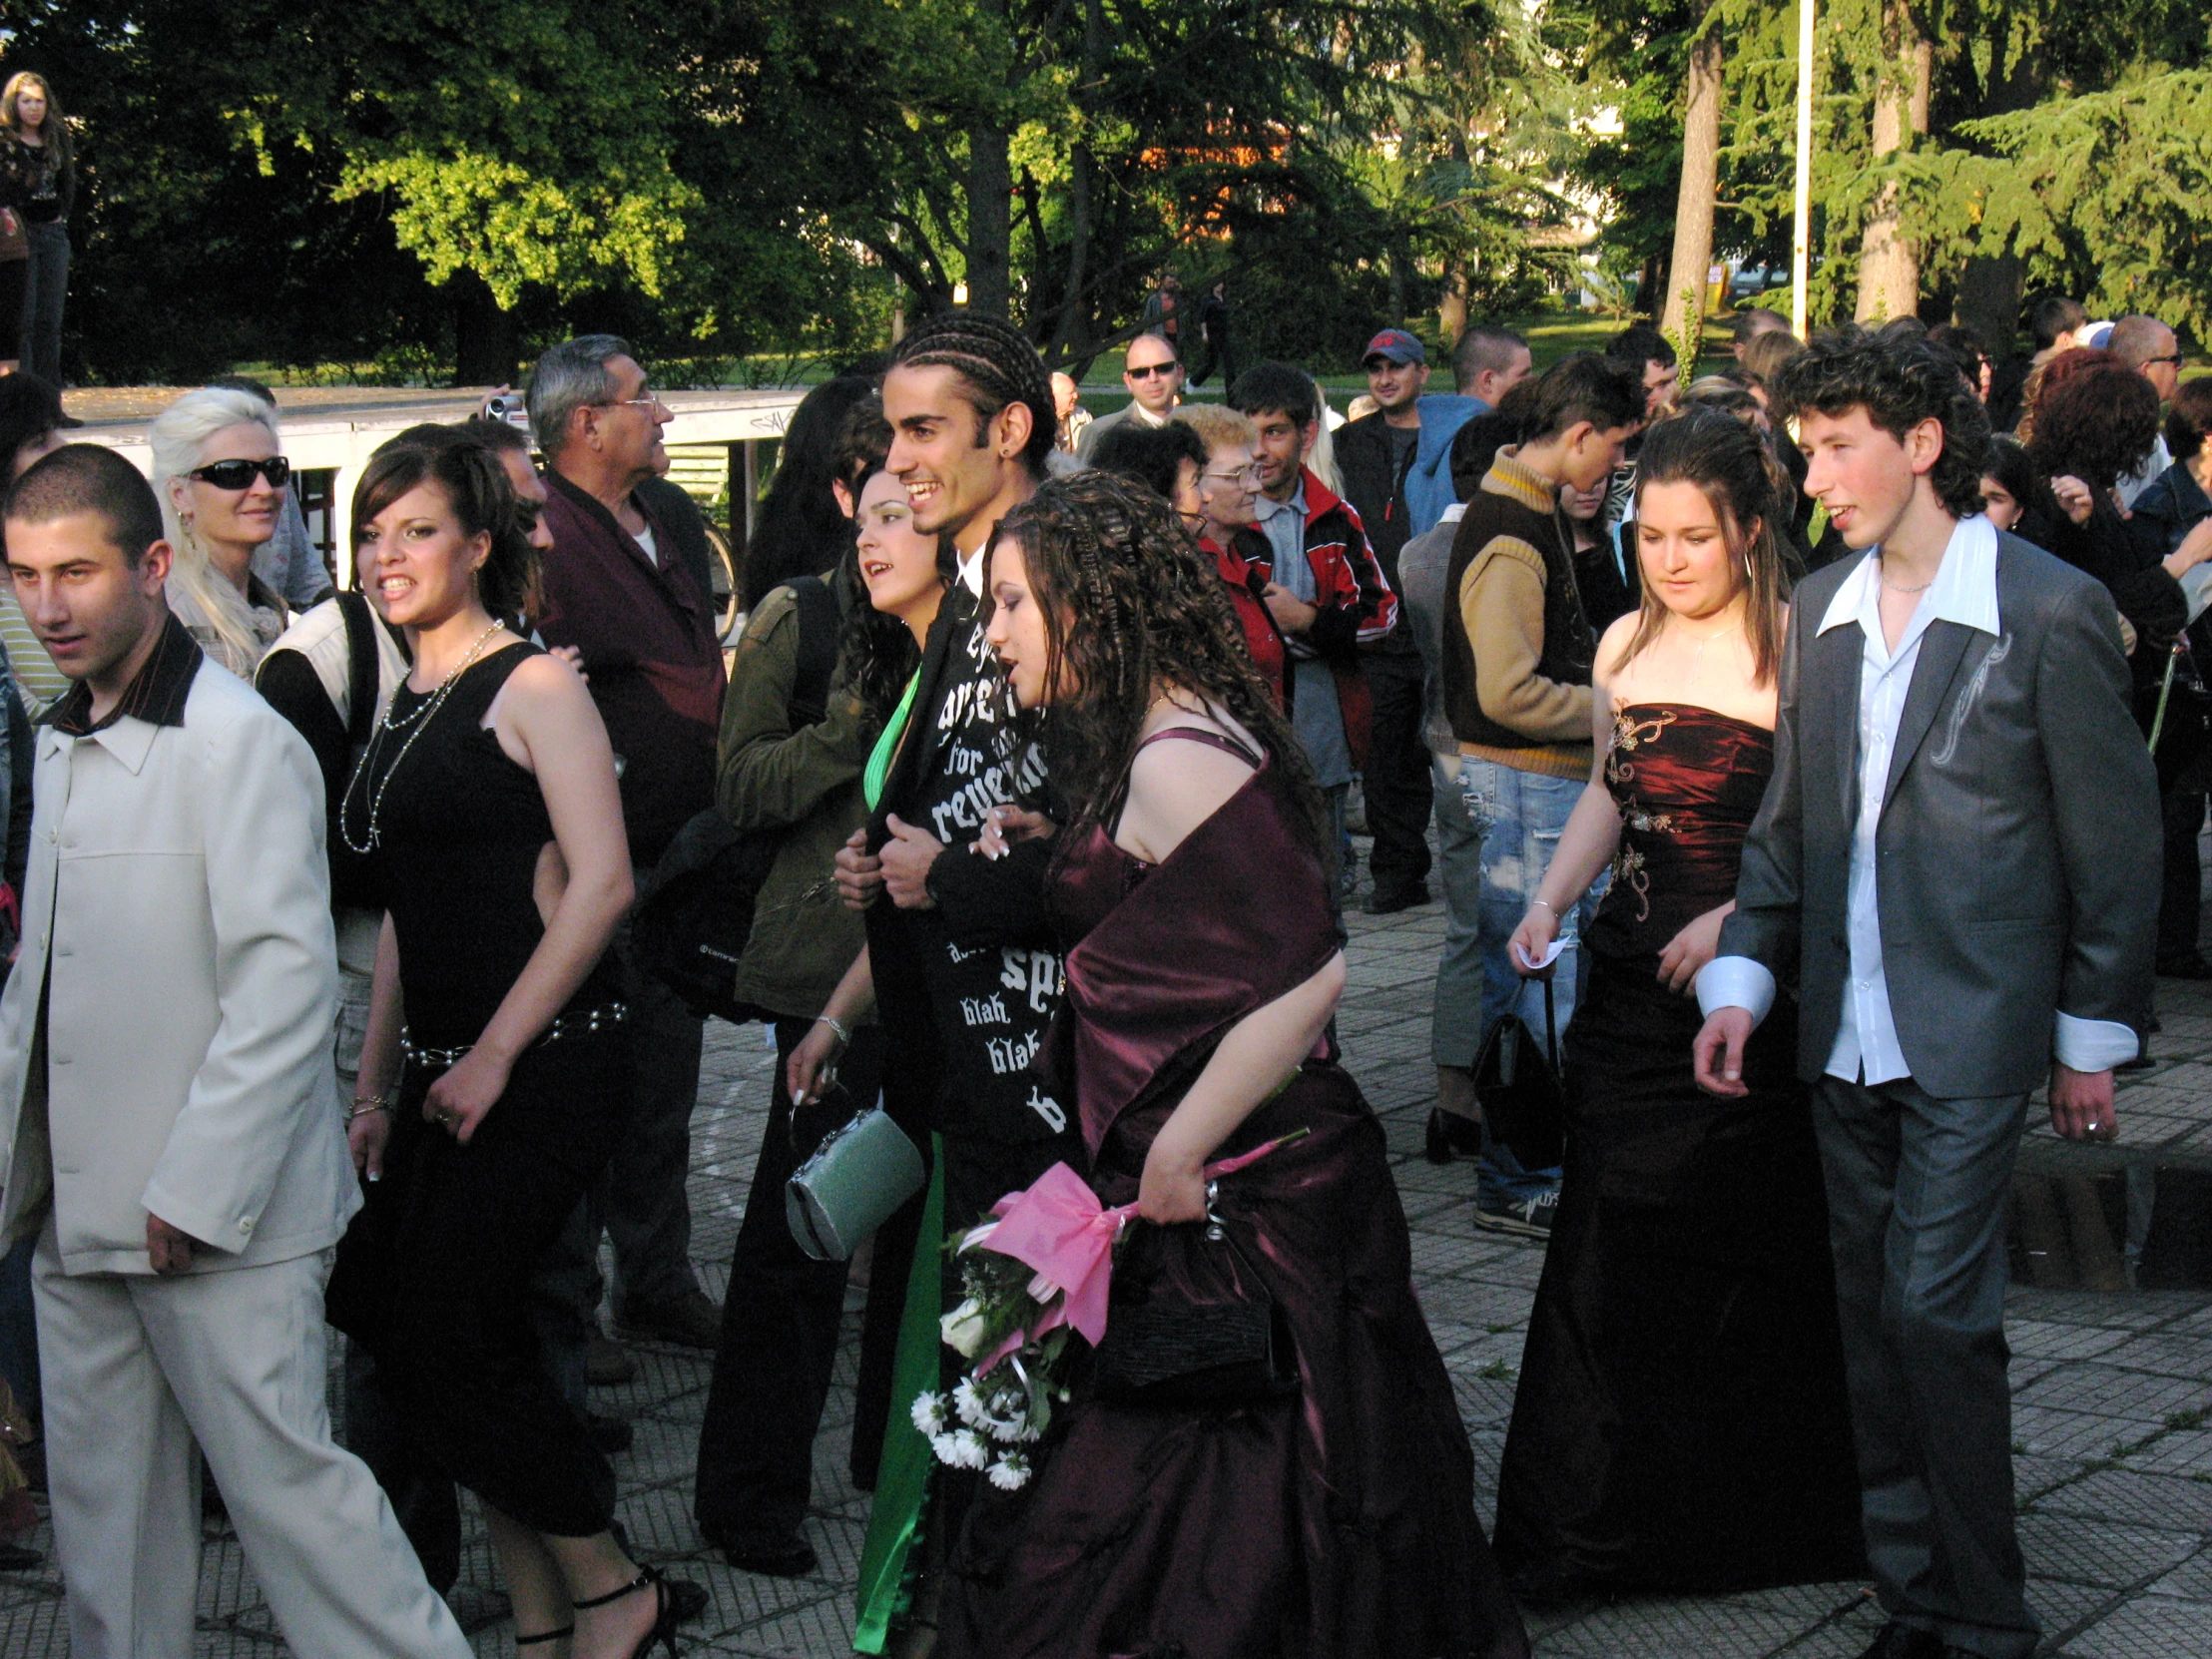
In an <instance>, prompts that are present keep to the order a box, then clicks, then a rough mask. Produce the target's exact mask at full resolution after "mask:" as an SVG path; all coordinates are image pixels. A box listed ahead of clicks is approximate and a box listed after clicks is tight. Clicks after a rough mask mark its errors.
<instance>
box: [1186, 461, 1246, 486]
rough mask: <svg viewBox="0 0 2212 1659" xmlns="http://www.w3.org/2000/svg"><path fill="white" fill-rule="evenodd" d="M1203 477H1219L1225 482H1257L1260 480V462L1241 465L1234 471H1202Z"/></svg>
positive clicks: (1201, 475)
mask: <svg viewBox="0 0 2212 1659" xmlns="http://www.w3.org/2000/svg"><path fill="white" fill-rule="evenodd" d="M1199 476H1200V477H1201V478H1219V479H1220V480H1221V481H1222V482H1223V483H1225V484H1257V483H1258V482H1259V481H1260V463H1259V462H1258V461H1255V462H1253V463H1252V465H1250V466H1240V467H1239V468H1237V470H1236V471H1234V472H1202V473H1200V474H1199Z"/></svg>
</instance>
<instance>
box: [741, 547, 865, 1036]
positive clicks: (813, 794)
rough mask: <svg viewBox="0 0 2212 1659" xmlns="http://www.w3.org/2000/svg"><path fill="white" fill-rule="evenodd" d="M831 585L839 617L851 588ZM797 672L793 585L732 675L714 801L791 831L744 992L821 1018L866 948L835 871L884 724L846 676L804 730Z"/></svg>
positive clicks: (754, 624)
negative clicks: (796, 701)
mask: <svg viewBox="0 0 2212 1659" xmlns="http://www.w3.org/2000/svg"><path fill="white" fill-rule="evenodd" d="M830 585H831V588H832V590H833V591H834V592H836V594H837V606H838V613H839V617H840V621H841V619H842V618H843V616H844V615H845V613H846V611H847V609H848V605H849V601H848V600H847V598H846V591H845V589H844V587H843V585H842V584H840V583H837V582H834V581H832V582H831V584H830ZM839 631H840V633H841V632H842V629H841V626H840V630H839ZM798 669H799V609H798V605H797V603H796V602H795V601H794V599H793V597H792V590H791V589H790V588H777V589H776V590H774V591H773V592H772V593H770V594H769V595H768V597H767V598H765V599H763V600H762V601H761V603H760V607H759V608H758V609H757V610H755V611H754V613H753V616H752V619H751V620H750V621H749V622H748V623H747V624H746V630H745V637H744V638H743V639H742V640H741V641H740V642H739V644H738V651H737V658H736V660H735V661H734V662H733V663H732V664H731V667H730V691H729V694H728V696H727V697H725V698H724V700H723V705H722V741H721V745H720V750H719V755H718V759H717V762H716V767H715V802H716V805H717V806H719V807H720V808H721V809H722V814H723V817H725V818H727V819H728V820H729V821H730V822H731V824H732V825H734V826H736V827H737V828H738V829H739V830H760V829H767V828H771V827H774V826H777V825H789V826H791V827H792V830H791V835H790V837H789V838H788V839H787V840H786V841H785V842H784V845H783V848H782V849H781V850H780V851H779V852H778V853H777V855H776V863H775V865H774V866H773V867H772V868H771V869H770V871H769V876H768V880H767V881H766V882H765V883H764V884H763V885H762V888H761V895H760V898H759V900H758V902H757V903H756V905H755V908H754V914H753V936H752V938H751V939H749V940H748V941H747V942H746V947H745V958H744V960H743V961H741V962H740V963H739V964H738V985H737V994H738V997H739V1000H741V1001H744V1002H751V1003H753V1004H755V1005H757V1006H759V1007H762V1008H766V1009H768V1010H769V1011H771V1012H772V1013H775V1014H778V1015H781V1016H783V1017H786V1018H791V1019H812V1018H814V1016H815V1015H817V1014H819V1013H821V1012H822V1010H823V1008H824V1006H825V1005H826V1004H827V1003H828V1002H829V1000H830V992H831V991H833V990H835V989H836V987H837V981H838V980H839V979H840V978H842V977H843V976H844V970H845V969H846V968H848V967H850V966H851V965H852V958H853V957H855V956H857V955H858V954H859V953H860V946H861V944H862V943H863V942H864V940H865V935H864V933H863V931H862V928H861V923H860V916H859V914H858V912H856V911H853V910H847V909H846V908H845V907H844V906H843V905H842V904H841V903H839V902H838V901H837V889H836V882H835V879H834V871H835V864H836V856H837V848H838V847H840V846H842V845H843V844H844V840H845V837H846V836H847V835H849V834H851V833H852V831H853V830H857V829H858V828H859V827H860V826H861V824H862V823H863V822H865V820H866V818H867V809H866V807H865V805H864V804H863V803H862V801H861V798H860V774H861V772H862V770H863V769H864V768H865V767H866V766H867V758H868V752H869V751H870V750H872V749H873V748H874V747H875V740H876V737H877V735H878V733H879V732H880V730H881V727H880V725H879V724H878V723H877V722H875V721H873V720H871V719H869V718H868V716H867V715H866V713H865V712H864V711H863V710H862V709H861V707H860V700H859V698H858V696H857V695H855V694H854V693H853V691H852V690H851V688H850V687H849V686H847V685H846V684H845V682H844V681H843V679H842V678H841V677H839V678H836V679H833V680H832V681H831V683H830V703H829V712H828V714H827V715H826V716H825V718H824V719H823V721H822V723H821V724H820V725H819V726H810V727H807V728H806V729H805V730H803V731H799V732H794V731H793V730H792V729H791V721H790V716H789V714H788V713H787V709H788V706H789V704H790V701H791V693H792V679H793V677H794V676H795V675H796V674H797V673H798Z"/></svg>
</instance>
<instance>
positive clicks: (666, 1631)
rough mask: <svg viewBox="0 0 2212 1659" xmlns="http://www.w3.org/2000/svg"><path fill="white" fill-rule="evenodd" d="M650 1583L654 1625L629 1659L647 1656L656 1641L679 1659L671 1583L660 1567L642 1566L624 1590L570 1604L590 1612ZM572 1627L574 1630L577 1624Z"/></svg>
mask: <svg viewBox="0 0 2212 1659" xmlns="http://www.w3.org/2000/svg"><path fill="white" fill-rule="evenodd" d="M649 1586H650V1587H651V1589H652V1591H653V1628H652V1629H651V1630H648V1631H647V1632H646V1633H645V1636H644V1638H643V1639H642V1640H641V1641H640V1642H639V1643H638V1645H637V1646H636V1647H634V1648H632V1649H631V1650H630V1659H645V1654H646V1650H647V1649H649V1648H650V1647H652V1646H653V1644H654V1643H655V1642H659V1643H660V1644H661V1646H662V1648H663V1650H664V1651H666V1653H667V1654H668V1655H669V1659H676V1610H675V1608H673V1607H671V1606H670V1605H669V1600H668V1585H667V1583H666V1582H665V1580H664V1579H663V1577H662V1574H661V1569H660V1568H659V1567H640V1568H639V1569H638V1576H637V1577H635V1578H633V1579H631V1580H630V1582H629V1583H627V1584H625V1585H623V1586H622V1588H621V1589H619V1590H609V1591H608V1592H607V1593H606V1594H605V1595H603V1596H593V1597H592V1598H591V1599H590V1600H589V1601H575V1600H571V1601H570V1602H569V1606H571V1607H573V1608H575V1609H576V1611H577V1612H579V1613H584V1612H589V1611H590V1610H591V1609H592V1608H594V1607H605V1606H607V1605H608V1604H609V1603H610V1602H616V1601H620V1600H621V1599H622V1598H623V1597H624V1596H627V1595H635V1594H637V1592H638V1591H640V1590H643V1589H646V1588H648V1587H649ZM570 1628H571V1629H573V1628H574V1626H571V1627H570ZM516 1645H517V1646H519V1645H520V1644H519V1643H517V1644H516Z"/></svg>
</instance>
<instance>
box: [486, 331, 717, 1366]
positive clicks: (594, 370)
mask: <svg viewBox="0 0 2212 1659" xmlns="http://www.w3.org/2000/svg"><path fill="white" fill-rule="evenodd" d="M527 401H528V405H529V411H530V424H531V428H532V430H533V431H534V432H535V434H536V436H537V440H538V447H539V449H540V450H541V451H542V452H543V454H544V456H545V462H546V474H545V486H546V502H545V509H544V514H543V523H544V527H545V529H546V530H547V531H548V532H550V534H551V536H552V545H551V548H550V549H549V550H548V551H547V553H546V555H545V563H544V578H543V580H544V591H545V605H544V611H543V613H542V614H541V616H540V617H539V618H538V631H539V633H540V635H541V636H542V637H543V638H544V640H545V642H546V644H547V645H549V646H553V647H556V648H558V647H561V646H574V647H576V648H577V650H578V651H579V652H581V654H582V663H581V667H582V669H583V672H584V673H585V675H586V676H587V677H588V678H589V680H590V683H591V692H592V698H593V700H594V701H595V702H596V703H597V704H598V705H599V713H600V716H601V718H603V719H604V720H605V721H606V723H607V735H608V737H610V738H611V739H612V740H613V742H614V748H615V754H616V756H617V757H618V758H619V762H620V765H621V768H622V815H623V824H624V828H625V829H626V830H628V831H629V836H630V858H631V861H632V862H633V863H634V864H635V865H636V866H637V873H638V877H639V879H640V882H641V883H642V881H643V879H644V876H645V874H646V872H648V871H649V870H651V869H652V867H653V865H654V863H655V862H656V861H657V860H658V859H659V858H660V856H661V854H662V852H663V851H664V850H666V848H667V846H668V844H669V842H670V841H671V840H672V839H673V838H674V837H675V834H676V832H677V830H681V829H682V828H683V827H684V825H685V824H686V823H687V822H688V821H689V820H690V819H692V818H693V817H694V816H695V815H697V814H699V813H702V812H705V811H707V810H708V809H709V808H711V807H712V806H713V805H714V783H715V739H716V735H717V732H718V730H719V727H720V722H721V714H722V692H723V668H722V644H721V641H720V640H719V639H718V638H717V637H716V634H715V616H714V604H713V600H712V598H711V597H710V589H709V564H708V561H709V558H710V551H709V548H708V544H707V536H706V526H705V522H704V520H703V519H702V518H701V516H700V513H699V509H698V508H697V507H696V506H695V505H693V503H692V501H691V498H690V497H689V496H687V495H686V494H685V493H684V492H683V490H681V489H680V488H678V487H677V486H675V485H673V484H670V483H668V482H667V481H666V480H665V479H663V477H662V476H661V475H662V474H663V473H665V472H666V471H667V470H668V450H667V449H666V448H665V447H664V446H663V444H662V442H661V431H662V428H663V427H665V426H666V425H667V424H668V423H669V421H670V420H671V419H672V418H673V416H672V415H671V413H670V411H669V408H668V405H667V404H665V403H663V402H662V401H661V400H660V399H659V398H658V397H657V396H655V395H654V392H653V388H652V386H651V384H650V383H649V381H648V379H647V376H646V371H645V369H644V368H643V367H641V366H640V365H639V363H638V361H637V359H636V358H635V357H634V356H632V355H631V351H630V347H629V345H628V343H627V342H626V341H624V340H621V339H618V338H616V337H615V336H614V335H612V334H587V335H584V336H583V337H581V338H579V339H572V340H568V341H566V342H565V343H563V344H560V345H556V346H554V347H553V348H552V349H551V350H549V351H547V352H546V353H545V355H544V356H542V357H541V358H539V359H538V364H537V367H536V369H535V370H534V371H533V372H532V373H531V376H530V386H529V392H528V398H527ZM616 950H617V951H618V953H619V954H621V955H622V956H623V957H624V958H625V961H626V966H627V967H628V969H629V971H628V973H627V978H628V980H629V984H628V987H627V995H628V1001H629V1004H630V1024H631V1028H632V1031H633V1033H634V1036H633V1041H632V1044H631V1053H632V1054H633V1056H634V1060H633V1074H632V1077H631V1086H630V1099H629V1101H628V1102H627V1103H626V1104H627V1107H628V1110H629V1112H630V1118H631V1121H630V1126H629V1130H628V1132H627V1134H626V1136H625V1138H624V1141H623V1144H622V1147H621V1149H620V1150H619V1151H618V1152H617V1153H616V1154H615V1158H614V1162H613V1163H612V1164H611V1165H610V1166H609V1168H608V1171H607V1175H606V1177H605V1179H604V1182H603V1184H602V1186H601V1188H600V1190H599V1191H598V1192H597V1193H596V1194H595V1195H594V1197H593V1199H592V1201H591V1202H589V1203H588V1204H587V1205H586V1207H585V1208H586V1211H587V1214H586V1216H585V1218H584V1220H583V1221H582V1222H581V1223H579V1225H578V1226H577V1227H575V1228H572V1229H571V1234H572V1237H571V1239H570V1240H569V1241H568V1244H567V1249H568V1250H569V1251H570V1252H571V1253H572V1254H573V1256H574V1260H573V1261H572V1262H571V1263H570V1267H571V1269H572V1277H573V1281H574V1299H575V1304H576V1308H577V1312H578V1314H579V1317H580V1319H581V1321H582V1322H583V1327H584V1328H583V1329H582V1330H581V1331H579V1332H578V1333H577V1335H578V1337H579V1339H580V1343H579V1349H580V1350H581V1351H583V1352H588V1354H589V1356H590V1358H589V1362H588V1369H589V1374H590V1376H591V1377H592V1379H593V1380H594V1381H597V1382H618V1381H621V1380H622V1379H623V1377H624V1376H625V1375H626V1374H627V1373H628V1372H629V1371H630V1368H631V1362H630V1361H629V1359H628V1357H627V1356H625V1355H623V1354H622V1353H621V1352H620V1351H619V1350H618V1349H616V1348H614V1347H613V1345H611V1344H609V1343H607V1342H606V1340H605V1338H604V1337H603V1336H602V1335H601V1333H600V1331H599V1327H598V1322H597V1315H598V1305H599V1296H600V1289H601V1287H600V1283H599V1274H598V1268H597V1265H596V1264H597V1258H598V1237H599V1231H600V1228H601V1226H602V1225H603V1226H604V1227H605V1230H606V1232H607V1235H608V1237H609V1238H610V1239H611V1240H612V1242H613V1244H614V1257H615V1297H614V1303H615V1310H614V1311H615V1322H616V1325H617V1327H618V1328H619V1329H620V1330H621V1331H622V1332H623V1333H624V1334H625V1335H628V1336H633V1337H641V1338H648V1339H654V1340H658V1341H662V1342H671V1343H678V1344H681V1345H683V1346H685V1347H688V1348H699V1349H710V1350H711V1349H712V1348H714V1346H715V1343H716V1339H717V1337H718V1335H719V1334H720V1331H721V1323H722V1311H721V1309H720V1308H719V1307H717V1306H716V1304H715V1303H714V1302H713V1301H711V1300H710V1299H709V1298H708V1297H707V1295H706V1294H705V1293H704V1292H703V1291H701V1290H700V1288H699V1281H698V1279H697V1278H696V1277H695V1276H694V1274H693V1272H692V1265H691V1208H690V1203H689V1200H688V1199H687V1197H686V1194H685V1186H684V1184H685V1180H686V1178H687V1176H688V1174H689V1171H690V1164H691V1114H692V1107H693V1105H694V1104H695V1103H696V1101H697V1099H698V1095H699V1057H700V1047H701V1041H702V1036H703V1023H702V1021H701V1020H699V1019H698V1018H697V1017H695V1016H694V1015H693V1014H692V1013H691V1012H690V1011H689V1010H688V1009H686V1008H685V1006H684V1004H683V1003H682V1002H681V1001H679V1000H678V999H677V997H676V996H675V994H674V993H673V992H671V991H669V990H668V989H667V988H666V987H664V986H662V985H660V984H659V983H658V982H655V981H650V980H647V979H645V978H644V977H643V976H642V975H641V974H639V973H638V972H637V971H636V970H635V965H634V963H631V962H629V960H628V958H629V952H630V941H629V935H628V931H627V929H625V930H624V932H623V933H622V934H620V935H618V936H617V938H616ZM610 1104H611V1105H612V1104H615V1103H610ZM587 1344H588V1345H589V1346H588V1349H585V1348H584V1347H583V1345H587ZM581 1392H582V1387H581V1380H580V1379H578V1380H576V1382H575V1383H574V1385H573V1387H572V1401H573V1402H574V1403H577V1404H579V1405H580V1404H581V1403H582V1401H581V1399H580V1398H578V1397H576V1396H578V1395H580V1394H581Z"/></svg>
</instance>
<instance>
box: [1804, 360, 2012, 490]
mask: <svg viewBox="0 0 2212 1659" xmlns="http://www.w3.org/2000/svg"><path fill="white" fill-rule="evenodd" d="M1774 398H1775V403H1776V413H1777V416H1778V418H1781V419H1785V420H1789V419H1795V418H1797V417H1798V416H1800V415H1806V414H1825V415H1842V414H1848V413H1850V412H1851V411H1852V410H1853V409H1865V410H1866V411H1867V418H1868V419H1869V420H1871V421H1873V422H1874V423H1875V425H1877V426H1879V427H1881V428H1882V430H1883V431H1885V432H1887V433H1889V434H1890V435H1891V436H1892V437H1894V438H1896V439H1897V440H1898V441H1899V442H1900V443H1903V442H1904V441H1905V435H1906V433H1908V432H1910V431H1912V429H1913V428H1914V427H1916V426H1918V425H1919V424H1920V423H1921V422H1922V421H1924V420H1933V421H1936V422H1938V423H1939V424H1940V425H1941V426H1942V429H1943V451H1942V453H1941V454H1940V455H1938V456H1936V465H1935V466H1934V467H1933V468H1932V469H1931V470H1930V472H1929V483H1930V484H1931V485H1933V486H1934V488H1935V491H1936V499H1937V500H1939V501H1940V502H1942V504H1943V506H1944V508H1945V509H1946V510H1948V511H1949V512H1950V513H1952V514H1953V515H1954V516H1956V517H1958V518H1971V517H1972V516H1973V515H1974V514H1975V513H1978V512H1979V511H1981V474H1982V472H1983V471H1984V470H1985V469H1986V468H1987V467H1988V464H1989V413H1988V411H1987V410H1986V409H1984V408H1983V407H1982V406H1981V399H1980V398H1978V397H1976V396H1975V395H1974V394H1973V393H1972V392H1971V391H1969V390H1967V389H1966V382H1965V381H1964V380H1963V379H1961V378H1960V377H1959V374H1958V367H1957V364H1956V363H1954V362H1952V361H1951V359H1950V358H1949V357H1947V356H1945V355H1944V354H1943V353H1942V352H1940V351H1938V350H1936V347H1934V346H1933V345H1930V344H1929V343H1928V341H1927V340H1926V339H1925V338H1917V337H1914V336H1912V335H1910V334H1907V333H1906V332H1904V331H1903V330H1897V331H1886V332H1883V333H1879V334H1878V333H1875V332H1873V331H1871V330H1869V329H1866V328H1862V327H1859V326H1857V325H1856V324H1854V325H1852V326H1849V327H1845V328H1839V329H1837V330H1836V331H1834V332H1833V333H1823V334H1816V335H1814V336H1813V343H1812V344H1810V345H1808V346H1807V347H1806V348H1805V349H1804V350H1803V351H1800V352H1799V353H1798V354H1797V355H1796V356H1794V357H1792V358H1791V359H1790V360H1789V361H1788V362H1787V363H1785V364H1783V366H1782V370H1781V372H1780V373H1779V374H1777V375H1776V376H1775V385H1774Z"/></svg>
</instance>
